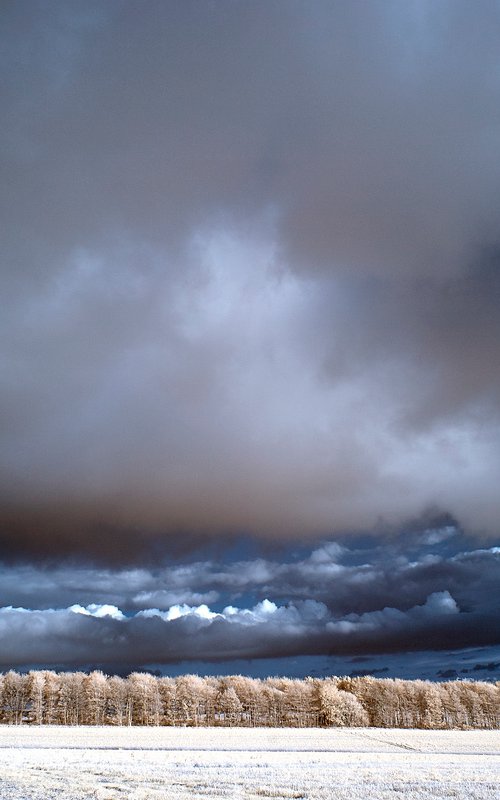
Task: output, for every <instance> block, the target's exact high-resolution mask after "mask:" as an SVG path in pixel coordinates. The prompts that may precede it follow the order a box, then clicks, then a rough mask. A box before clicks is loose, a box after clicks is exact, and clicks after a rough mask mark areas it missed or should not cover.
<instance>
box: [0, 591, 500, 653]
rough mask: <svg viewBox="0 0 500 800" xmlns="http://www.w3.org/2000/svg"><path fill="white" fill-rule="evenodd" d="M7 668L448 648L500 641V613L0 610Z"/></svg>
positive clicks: (432, 602) (306, 604)
mask: <svg viewBox="0 0 500 800" xmlns="http://www.w3.org/2000/svg"><path fill="white" fill-rule="evenodd" d="M0 635H1V636H2V641H3V643H4V644H3V647H2V662H3V666H7V665H8V666H13V665H14V666H15V665H24V664H29V663H37V664H44V663H45V664H54V663H59V664H65V665H67V666H77V665H82V664H88V663H92V662H93V663H100V664H116V663H120V662H121V663H133V662H135V663H138V662H139V663H141V664H148V663H153V662H157V663H162V664H168V663H172V662H178V661H180V660H190V659H199V658H200V654H203V658H204V659H205V660H207V661H210V660H212V661H224V660H228V659H238V658H244V659H247V658H262V657H264V658H277V657H283V656H293V655H304V654H306V655H307V654H318V655H324V654H330V655H331V654H337V655H339V654H340V655H345V654H353V653H366V652H369V653H391V652H398V651H401V650H406V651H408V650H421V649H422V648H423V647H425V648H426V649H429V650H441V649H445V648H456V647H457V645H458V643H461V644H462V645H465V646H472V645H474V646H478V645H483V646H484V645H492V644H495V643H497V642H498V637H499V636H500V625H499V622H498V615H491V617H489V618H488V617H481V616H480V615H477V614H462V613H460V611H459V609H458V607H457V605H456V603H455V601H454V600H453V598H452V597H451V596H450V595H449V593H448V592H440V593H436V594H433V595H431V596H430V597H429V598H427V600H426V602H425V604H424V605H422V606H417V607H413V608H410V609H408V611H406V612H403V611H399V610H398V609H395V608H385V609H383V610H381V611H374V612H368V613H365V614H362V615H357V614H349V615H347V616H346V617H345V618H341V619H335V618H333V617H332V616H331V615H330V614H329V613H328V610H327V608H326V606H324V605H323V604H322V603H318V602H317V601H314V600H306V601H302V602H296V603H290V604H289V605H288V606H286V607H285V606H281V607H279V606H276V605H275V604H274V603H271V602H270V601H268V600H265V601H263V602H262V603H259V604H258V605H256V606H254V607H253V608H251V609H237V608H235V607H228V608H226V609H224V610H223V611H222V612H221V613H219V614H214V613H213V612H210V611H209V609H208V608H207V607H206V606H203V605H202V606H199V607H198V608H188V607H184V608H182V607H179V608H175V607H174V608H173V609H171V610H170V612H168V613H167V612H164V613H162V612H160V611H158V610H154V609H153V610H149V611H143V612H139V613H138V614H137V615H136V616H134V617H132V618H125V617H123V615H122V614H121V612H120V611H119V609H117V608H115V607H113V606H99V605H96V604H93V605H89V606H88V607H87V608H83V607H81V606H73V607H72V608H70V609H68V610H60V611H55V610H46V611H27V610H24V609H12V608H5V609H1V610H0Z"/></svg>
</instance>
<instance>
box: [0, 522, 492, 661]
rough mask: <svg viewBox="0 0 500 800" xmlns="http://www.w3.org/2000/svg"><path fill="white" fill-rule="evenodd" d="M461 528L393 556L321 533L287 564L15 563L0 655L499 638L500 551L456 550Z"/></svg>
mask: <svg viewBox="0 0 500 800" xmlns="http://www.w3.org/2000/svg"><path fill="white" fill-rule="evenodd" d="M456 537H457V532H456V530H455V529H453V528H451V527H450V526H448V527H446V528H442V529H438V530H430V531H429V530H428V531H424V532H423V533H422V534H420V536H419V537H418V544H417V546H416V549H415V551H414V552H413V554H411V557H410V558H408V557H405V555H404V551H405V544H404V542H403V541H402V540H401V539H399V540H395V541H393V542H392V545H391V548H392V552H391V553H390V554H388V548H387V546H383V547H380V546H375V545H373V546H372V547H371V548H370V549H369V550H365V551H364V552H363V551H360V550H355V549H350V548H348V547H345V546H341V545H339V544H338V543H335V542H327V543H324V544H323V545H322V546H320V547H318V548H316V549H315V550H313V551H311V552H310V553H308V554H307V555H305V556H304V557H302V558H297V557H296V558H294V559H293V558H289V559H288V560H284V561H277V560H272V559H269V558H256V559H252V560H247V561H239V562H235V563H229V564H217V563H215V562H213V561H199V562H194V563H191V564H181V565H177V566H171V567H167V568H162V569H157V570H147V569H144V568H141V569H129V570H109V569H101V570H99V569H88V568H82V567H76V566H69V565H66V566H59V567H57V568H43V569H42V568H40V567H34V566H19V567H10V568H9V569H8V570H5V569H4V570H2V572H1V573H0V578H1V580H0V586H1V589H0V636H1V639H2V642H3V645H2V664H1V666H5V667H8V666H12V665H29V664H32V663H37V664H52V665H54V664H57V665H59V666H85V665H89V664H96V663H97V664H101V665H103V666H106V667H107V668H108V669H110V668H111V669H117V668H120V669H123V666H124V665H127V664H128V665H131V666H144V665H148V664H157V665H166V664H178V663H179V662H182V661H186V662H190V661H191V662H200V661H203V662H205V664H206V662H208V661H210V660H212V661H215V662H225V661H230V660H235V659H254V658H255V659H266V658H267V659H277V658H282V657H296V656H314V655H317V656H329V655H333V656H347V655H350V656H353V655H358V656H365V655H367V654H377V653H378V654H383V653H386V654H387V653H405V652H406V653H407V652H409V651H423V650H427V651H442V650H454V651H458V650H463V649H464V648H483V647H486V646H493V645H496V644H498V641H499V640H500V627H499V614H498V591H497V587H498V584H499V580H500V548H498V547H491V548H485V549H475V550H470V549H465V550H460V549H459V545H460V542H458V541H457V542H456V543H455V545H454V546H452V544H451V543H450V544H448V540H451V542H454V541H455V539H456ZM446 548H448V550H446ZM33 609H35V610H33ZM475 658H476V661H480V660H481V651H480V650H478V651H477V654H476V655H475ZM483 660H484V659H483ZM359 667H361V668H363V663H360V664H358V668H359ZM186 669H189V664H187V665H186Z"/></svg>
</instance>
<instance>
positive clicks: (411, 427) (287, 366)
mask: <svg viewBox="0 0 500 800" xmlns="http://www.w3.org/2000/svg"><path fill="white" fill-rule="evenodd" d="M2 15H3V24H2V29H3V36H4V42H3V47H2V53H3V55H2V64H1V66H2V76H3V80H4V83H5V91H4V100H3V125H2V132H1V134H0V136H1V140H0V141H1V145H2V170H3V176H4V177H3V187H4V191H3V193H2V194H3V199H2V207H1V209H2V211H1V213H2V217H3V220H4V235H3V237H2V278H3V283H4V287H5V289H4V297H5V301H4V304H3V313H2V320H1V323H0V324H1V330H0V336H1V338H0V341H1V342H2V345H1V357H2V426H3V433H2V450H1V457H0V458H1V462H0V472H1V479H2V514H1V518H0V522H1V528H2V534H1V542H2V546H3V549H4V552H5V553H6V554H7V553H9V552H11V553H14V554H17V555H19V554H20V553H21V554H25V555H26V554H30V553H31V554H33V555H35V556H39V555H43V554H45V555H46V554H48V555H51V556H54V557H56V556H57V555H58V554H59V553H61V554H64V555H66V554H68V553H79V554H85V552H88V553H90V554H91V555H92V556H93V557H98V556H102V557H103V558H108V559H109V558H111V557H112V556H114V557H115V558H116V559H120V558H123V560H128V561H130V560H131V557H132V556H133V554H134V553H135V554H136V556H137V558H138V559H140V558H142V556H143V554H144V553H146V552H147V551H148V547H149V544H150V543H152V544H153V545H154V546H156V545H155V542H157V541H158V539H161V537H162V536H164V535H168V536H169V537H170V539H171V540H172V541H174V540H177V542H179V545H178V546H179V547H180V548H181V549H182V547H186V548H187V549H189V547H190V546H191V544H192V541H197V540H188V539H186V538H185V536H186V534H187V533H188V532H189V533H192V534H194V535H199V534H203V533H209V534H219V533H221V532H231V531H238V532H241V531H251V532H256V533H261V534H272V535H274V536H276V535H287V534H294V535H298V534H300V535H303V534H305V533H312V534H314V535H318V534H321V535H324V534H326V533H327V532H330V531H332V530H338V531H340V530H348V529H369V528H370V527H371V526H373V525H374V523H376V522H377V521H379V522H380V524H382V525H383V524H385V523H388V524H391V525H397V524H398V522H399V521H401V520H403V519H406V518H411V517H415V516H418V515H419V514H420V513H422V512H423V511H425V510H426V509H427V508H428V507H437V508H441V509H443V510H445V511H449V512H450V513H452V514H454V515H455V516H456V517H457V519H458V520H459V521H460V523H461V524H462V525H464V526H465V527H467V528H468V529H470V530H477V531H483V532H488V533H490V534H492V533H493V534H494V533H496V530H497V529H496V525H497V523H498V512H499V503H498V491H497V486H498V483H499V479H500V474H499V471H500V469H499V459H498V454H499V452H500V436H499V430H500V429H499V403H498V401H499V389H500V386H499V374H500V373H499V371H498V363H499V361H500V352H499V349H500V344H499V343H500V316H499V308H500V303H499V300H500V277H499V276H500V230H499V227H498V215H497V209H498V204H499V200H500V162H499V159H498V133H499V128H500V79H499V77H498V76H499V72H498V34H499V32H500V10H499V6H498V4H497V3H494V2H486V1H484V2H477V3H474V4H473V5H472V4H470V3H467V2H459V1H457V0H453V2H444V1H443V2H440V3H435V2H425V1H424V2H422V0H419V2H408V3H404V4H402V3H399V2H390V1H388V2H352V3H331V2H315V3H314V4H304V3H299V2H290V3H281V2H266V3H261V2H255V3H233V2H225V0H221V2H218V3H214V4H212V3H195V2H191V0H187V1H186V2H183V3H173V2H167V3H159V2H149V3H147V4H145V5H141V6H139V5H137V4H135V3H131V2H114V3H108V4H102V3H92V2H88V3H78V2H68V3H66V2H65V3H57V2H56V3H51V4H50V5H49V6H47V5H46V4H41V3H37V2H30V3H24V4H22V5H20V4H18V3H7V4H4V7H3V10H2ZM138 531H140V533H138ZM148 532H149V533H148ZM148 537H150V538H148ZM422 569H423V570H424V571H426V574H427V573H431V572H432V569H431V565H427V567H422ZM433 569H434V570H435V571H436V572H439V570H440V569H445V567H440V566H439V565H434V567H433ZM464 569H465V568H464ZM287 580H288V581H289V584H290V586H292V585H293V583H294V581H296V580H298V578H294V576H293V575H290V576H288V578H287ZM422 580H423V578H422ZM431 582H432V581H431ZM410 583H411V581H410ZM287 585H288V584H287ZM145 591H146V590H145ZM387 592H388V594H390V593H391V589H390V586H389V588H388V589H387ZM417 595H418V597H417ZM362 596H363V595H362V592H361V594H360V597H362ZM164 600H165V602H167V600H166V598H164ZM388 600H389V598H388ZM407 601H408V603H409V604H411V603H414V602H415V603H416V604H417V605H418V604H421V603H422V602H425V597H423V595H422V592H413V594H412V592H411V591H410V590H409V591H408V598H407ZM361 605H362V603H361V601H360V613H361V611H362V609H361ZM408 607H410V606H408ZM415 607H416V606H415ZM85 624H87V623H85ZM89 624H90V623H89ZM92 624H94V623H92ZM99 624H101V623H99ZM102 624H104V623H102Z"/></svg>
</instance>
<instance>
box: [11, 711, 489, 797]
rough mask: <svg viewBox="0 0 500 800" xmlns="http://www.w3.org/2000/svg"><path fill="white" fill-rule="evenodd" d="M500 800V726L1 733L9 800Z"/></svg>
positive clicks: (32, 729)
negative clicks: (476, 728)
mask: <svg viewBox="0 0 500 800" xmlns="http://www.w3.org/2000/svg"><path fill="white" fill-rule="evenodd" d="M193 797H195V798H200V800H202V799H203V798H212V799H213V798H231V799H232V800H233V799H234V800H237V799H239V798H242V799H243V798H244V799H245V800H262V798H266V797H267V798H275V799H276V800H279V798H296V799H297V800H298V798H304V800H306V798H307V800H330V799H332V800H333V799H334V798H338V800H394V799H395V798H398V800H401V798H405V800H424V798H425V800H432V798H436V799H437V798H439V800H444V798H459V799H460V800H462V799H463V800H500V731H405V730H385V729H375V728H355V729H354V728H351V729H349V728H342V729H329V730H324V729H314V728H313V729H296V728H295V729H291V728H281V729H270V728H256V729H247V728H110V727H105V728H92V727H85V728H67V727H54V726H52V727H45V726H41V727H28V726H19V727H7V726H0V799H1V800H53V798H65V800H80V799H81V800H83V798H85V800H87V798H92V799H93V800H160V799H163V798H164V799H165V800H166V799H167V798H172V800H174V799H175V800H185V798H186V799H187V798H193Z"/></svg>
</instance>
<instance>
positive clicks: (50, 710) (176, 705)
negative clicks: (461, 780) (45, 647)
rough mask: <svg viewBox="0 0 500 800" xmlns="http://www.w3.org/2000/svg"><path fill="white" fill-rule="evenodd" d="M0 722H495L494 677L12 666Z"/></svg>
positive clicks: (3, 683)
mask: <svg viewBox="0 0 500 800" xmlns="http://www.w3.org/2000/svg"><path fill="white" fill-rule="evenodd" d="M0 722H3V723H6V724H9V725H20V724H22V723H30V724H39V725H41V724H46V725H205V726H206V725H226V726H231V725H233V726H234V725H241V726H271V727H278V726H293V727H314V726H368V725H370V726H374V727H396V728H499V727H500V683H496V684H493V683H483V682H479V681H450V682H448V683H431V682H430V681H419V680H416V681H403V680H398V679H396V680H393V679H388V678H385V679H377V678H372V677H369V676H367V677H358V678H325V679H323V680H319V679H316V678H306V679H305V680H292V679H289V678H267V679H266V680H257V679H255V678H247V677H244V676H242V675H234V676H231V677H223V678H212V677H207V678H201V677H199V676H197V675H183V676H181V677H178V678H156V677H154V676H153V675H150V674H149V673H142V672H134V673H132V674H131V675H129V676H128V678H120V677H117V676H113V677H107V676H106V675H104V674H103V673H102V672H99V671H94V672H91V673H90V674H88V675H87V674H85V673H83V672H61V673H56V672H52V671H50V670H40V671H32V672H29V673H27V674H19V673H17V672H14V671H10V672H7V673H6V674H3V675H0Z"/></svg>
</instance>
